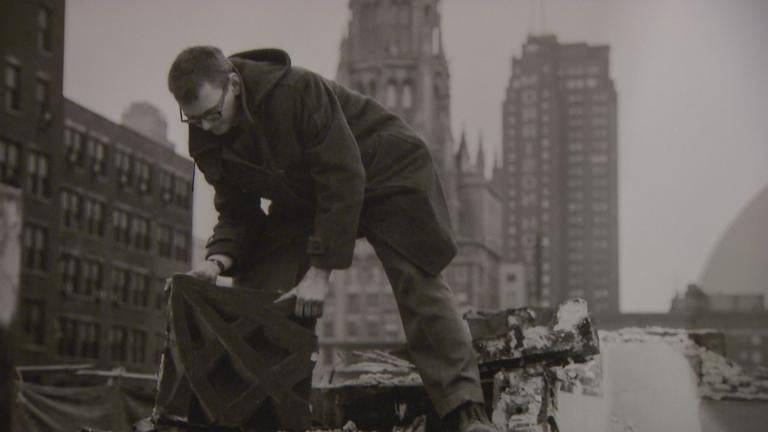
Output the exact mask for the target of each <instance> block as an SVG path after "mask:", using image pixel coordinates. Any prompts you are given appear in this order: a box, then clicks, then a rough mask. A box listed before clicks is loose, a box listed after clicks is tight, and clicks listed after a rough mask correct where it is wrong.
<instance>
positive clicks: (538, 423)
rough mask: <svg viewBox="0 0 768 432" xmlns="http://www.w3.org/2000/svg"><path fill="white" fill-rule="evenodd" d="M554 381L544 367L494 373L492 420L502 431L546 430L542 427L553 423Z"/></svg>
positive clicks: (554, 408) (554, 407)
mask: <svg viewBox="0 0 768 432" xmlns="http://www.w3.org/2000/svg"><path fill="white" fill-rule="evenodd" d="M556 380H557V377H556V375H555V374H554V372H552V371H551V370H549V369H548V368H545V367H543V366H532V367H527V368H524V369H518V370H502V371H499V372H497V373H496V375H495V376H494V380H493V395H494V396H493V404H492V414H491V420H492V421H493V423H494V424H496V425H497V426H499V427H501V428H502V430H504V431H509V432H513V431H514V432H537V431H546V430H547V429H544V427H545V425H549V424H553V423H554V421H555V420H554V416H555V411H556V408H557V392H556V388H555V385H554V384H555V381H556Z"/></svg>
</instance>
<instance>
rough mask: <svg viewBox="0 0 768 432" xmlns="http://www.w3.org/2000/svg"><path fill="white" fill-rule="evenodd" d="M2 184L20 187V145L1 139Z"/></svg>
mask: <svg viewBox="0 0 768 432" xmlns="http://www.w3.org/2000/svg"><path fill="white" fill-rule="evenodd" d="M0 183H5V184H7V185H11V186H16V187H18V186H19V144H17V143H15V142H11V141H8V140H5V139H3V138H0Z"/></svg>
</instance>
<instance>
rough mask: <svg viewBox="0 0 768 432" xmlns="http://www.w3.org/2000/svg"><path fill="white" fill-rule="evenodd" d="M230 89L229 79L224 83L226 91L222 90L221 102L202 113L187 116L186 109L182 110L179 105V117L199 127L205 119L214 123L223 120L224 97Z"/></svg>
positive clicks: (184, 121)
mask: <svg viewBox="0 0 768 432" xmlns="http://www.w3.org/2000/svg"><path fill="white" fill-rule="evenodd" d="M228 91H229V80H227V83H226V84H225V85H224V91H223V92H221V97H220V98H219V102H218V103H216V106H214V107H211V108H210V109H208V110H206V111H205V112H204V113H203V114H201V115H197V116H185V115H184V111H182V109H181V107H179V118H180V119H181V121H182V123H188V124H191V125H194V126H197V127H202V126H203V122H204V121H207V122H209V123H213V122H217V121H219V120H221V117H222V116H223V115H224V113H223V109H224V99H226V98H227V92H228Z"/></svg>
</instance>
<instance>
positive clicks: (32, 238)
mask: <svg viewBox="0 0 768 432" xmlns="http://www.w3.org/2000/svg"><path fill="white" fill-rule="evenodd" d="M24 267H25V268H27V269H29V270H48V230H46V229H45V228H43V227H39V226H36V225H24Z"/></svg>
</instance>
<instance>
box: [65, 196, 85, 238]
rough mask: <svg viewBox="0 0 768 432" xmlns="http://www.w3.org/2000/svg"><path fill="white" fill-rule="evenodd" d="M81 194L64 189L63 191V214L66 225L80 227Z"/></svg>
mask: <svg viewBox="0 0 768 432" xmlns="http://www.w3.org/2000/svg"><path fill="white" fill-rule="evenodd" d="M81 201H82V199H81V198H80V195H79V194H78V193H76V192H74V191H71V190H67V189H62V191H61V215H62V217H63V218H64V221H63V222H64V226H65V227H68V228H75V229H77V228H80V224H81V220H82V207H81V205H80V204H81Z"/></svg>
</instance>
